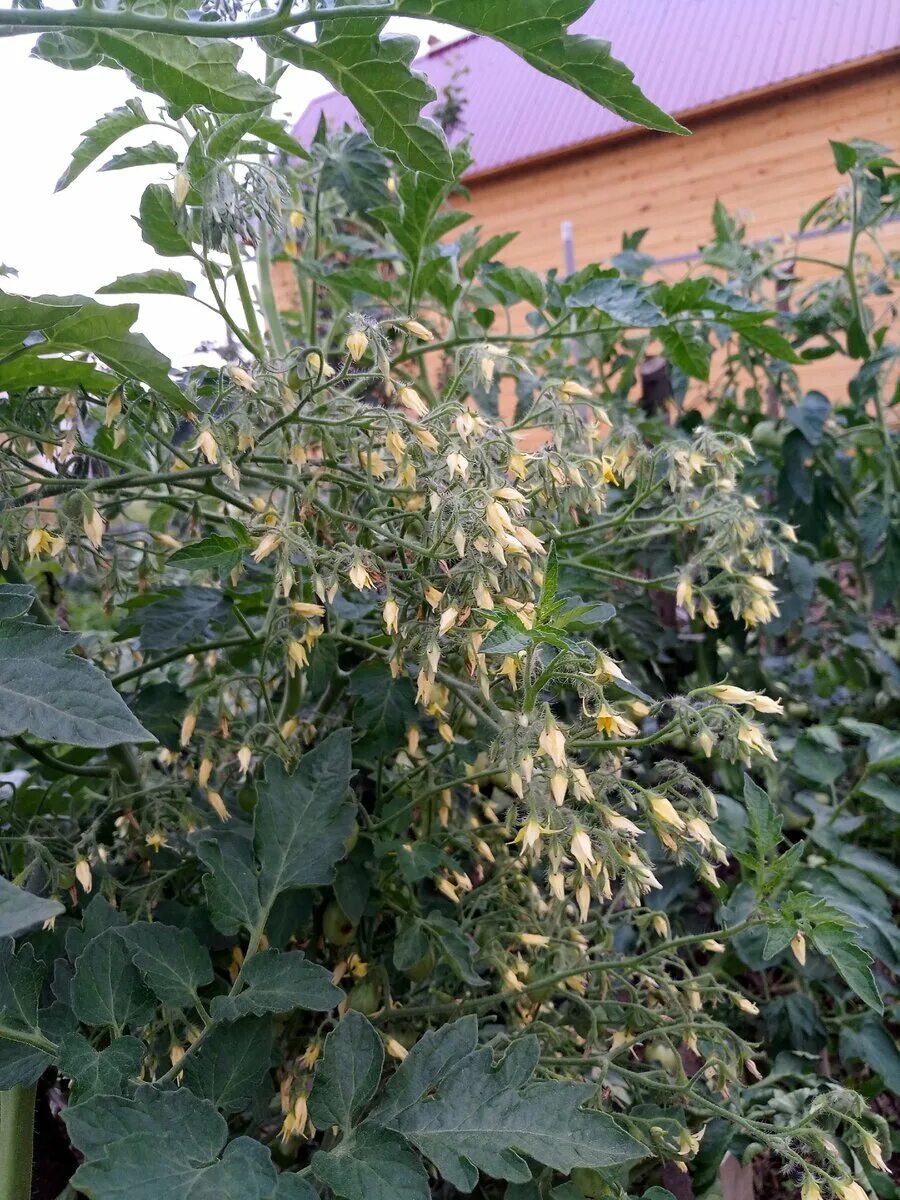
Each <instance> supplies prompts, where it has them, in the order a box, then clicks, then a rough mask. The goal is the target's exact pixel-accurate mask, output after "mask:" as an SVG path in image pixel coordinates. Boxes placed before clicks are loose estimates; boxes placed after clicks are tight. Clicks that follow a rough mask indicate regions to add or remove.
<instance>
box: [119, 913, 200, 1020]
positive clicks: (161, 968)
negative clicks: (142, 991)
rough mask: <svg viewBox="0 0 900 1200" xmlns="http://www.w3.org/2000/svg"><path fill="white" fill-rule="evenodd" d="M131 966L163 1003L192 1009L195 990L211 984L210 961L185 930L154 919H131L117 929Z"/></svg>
mask: <svg viewBox="0 0 900 1200" xmlns="http://www.w3.org/2000/svg"><path fill="white" fill-rule="evenodd" d="M120 936H121V937H123V938H124V939H125V941H126V943H127V944H128V946H130V948H131V950H132V952H133V956H134V957H133V961H134V965H135V966H136V967H137V969H138V970H139V971H140V973H141V975H142V976H143V977H144V982H145V983H146V984H147V986H148V987H149V988H150V990H151V991H152V992H154V993H155V994H156V995H157V996H158V997H159V999H160V1000H161V1001H162V1002H163V1004H170V1005H172V1006H173V1007H174V1008H192V1007H193V1006H194V1005H195V1004H196V1002H197V990H198V989H199V988H201V987H205V986H206V985H207V984H209V983H212V981H213V978H214V974H213V967H212V961H211V960H210V957H209V953H208V952H207V950H206V949H205V947H203V946H201V945H200V943H199V942H198V941H197V939H196V937H195V936H194V935H193V933H191V931H190V930H189V929H178V928H176V926H174V925H163V924H162V923H160V922H157V921H154V922H152V923H150V922H149V921H135V922H133V923H132V924H130V925H126V926H124V927H123V928H122V930H121V935H120Z"/></svg>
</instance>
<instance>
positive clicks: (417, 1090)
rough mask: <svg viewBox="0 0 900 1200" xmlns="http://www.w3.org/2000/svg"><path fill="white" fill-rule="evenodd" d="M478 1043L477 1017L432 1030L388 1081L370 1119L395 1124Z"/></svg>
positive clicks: (379, 1122) (417, 1043) (463, 1019)
mask: <svg viewBox="0 0 900 1200" xmlns="http://www.w3.org/2000/svg"><path fill="white" fill-rule="evenodd" d="M477 1045H478V1018H477V1017H461V1018H460V1019H459V1020H458V1021H452V1022H451V1023H450V1024H448V1025H443V1026H442V1027H441V1028H440V1029H429V1030H428V1031H427V1032H426V1033H424V1034H423V1035H422V1037H420V1038H419V1040H418V1041H417V1042H416V1044H415V1045H414V1046H413V1048H412V1049H411V1050H410V1052H409V1054H407V1056H406V1058H405V1059H404V1060H403V1062H402V1063H401V1065H400V1066H399V1067H398V1068H397V1070H396V1071H395V1072H394V1074H393V1075H392V1076H391V1078H390V1079H389V1080H388V1082H387V1084H386V1085H385V1088H384V1090H383V1092H382V1094H381V1097H380V1099H379V1101H378V1104H377V1106H376V1107H375V1108H374V1109H373V1110H372V1113H371V1115H370V1118H369V1119H370V1120H371V1121H375V1122H377V1123H378V1124H379V1125H392V1124H393V1123H394V1122H395V1121H397V1120H399V1119H400V1117H401V1114H403V1113H405V1112H406V1111H407V1109H410V1108H413V1107H414V1106H415V1105H416V1104H418V1103H419V1102H420V1101H421V1100H422V1098H423V1097H424V1096H425V1095H426V1094H427V1093H428V1092H429V1091H430V1090H431V1089H432V1088H436V1087H439V1086H440V1084H441V1082H442V1081H443V1079H444V1076H445V1075H446V1074H447V1072H448V1071H449V1070H450V1069H451V1067H453V1066H454V1065H455V1064H456V1063H458V1062H460V1061H461V1060H462V1059H464V1058H465V1057H466V1056H467V1055H469V1054H471V1053H472V1052H473V1051H474V1050H475V1048H476V1046H477Z"/></svg>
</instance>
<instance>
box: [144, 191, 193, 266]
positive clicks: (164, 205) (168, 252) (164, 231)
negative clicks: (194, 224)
mask: <svg viewBox="0 0 900 1200" xmlns="http://www.w3.org/2000/svg"><path fill="white" fill-rule="evenodd" d="M138 225H140V227H141V237H142V238H143V239H144V241H145V242H146V243H147V245H148V246H150V247H152V249H154V250H155V251H156V253H157V254H160V255H162V257H163V258H181V257H184V256H187V255H193V253H194V247H193V244H192V242H191V239H190V237H189V236H188V234H187V233H186V232H185V231H184V229H185V225H186V220H185V218H184V217H183V216H181V215H180V214H179V210H178V209H177V208H176V207H175V197H174V196H173V195H172V193H171V192H170V191H169V189H168V188H167V187H166V185H165V184H164V183H151V184H150V185H149V186H148V187H146V188H144V191H143V194H142V195H141V207H140V215H139V216H138Z"/></svg>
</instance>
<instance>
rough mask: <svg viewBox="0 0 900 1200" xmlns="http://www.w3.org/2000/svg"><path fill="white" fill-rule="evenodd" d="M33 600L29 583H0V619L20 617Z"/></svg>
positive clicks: (32, 591) (32, 590)
mask: <svg viewBox="0 0 900 1200" xmlns="http://www.w3.org/2000/svg"><path fill="white" fill-rule="evenodd" d="M33 602H34V588H33V587H32V586H31V584H30V583H0V621H4V620H7V619H8V618H9V617H22V616H24V615H25V613H27V612H28V610H29V608H31V605H32V604H33Z"/></svg>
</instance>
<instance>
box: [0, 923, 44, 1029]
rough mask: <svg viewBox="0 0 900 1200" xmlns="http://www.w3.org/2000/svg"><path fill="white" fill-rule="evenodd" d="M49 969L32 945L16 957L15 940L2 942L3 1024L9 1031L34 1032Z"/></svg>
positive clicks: (0, 989) (0, 986) (0, 1000)
mask: <svg viewBox="0 0 900 1200" xmlns="http://www.w3.org/2000/svg"><path fill="white" fill-rule="evenodd" d="M46 974H47V969H46V967H45V966H44V964H43V963H42V962H41V961H40V959H38V958H35V954H34V946H32V945H30V944H29V943H27V942H26V943H25V944H24V945H22V946H20V947H19V952H18V953H16V951H15V945H14V943H13V940H12V938H3V939H2V940H0V1024H2V1025H4V1026H6V1028H7V1029H17V1030H20V1031H24V1032H35V1031H36V1030H37V1028H38V1000H39V999H40V995H41V987H42V986H43V983H44V977H45V976H46Z"/></svg>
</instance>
